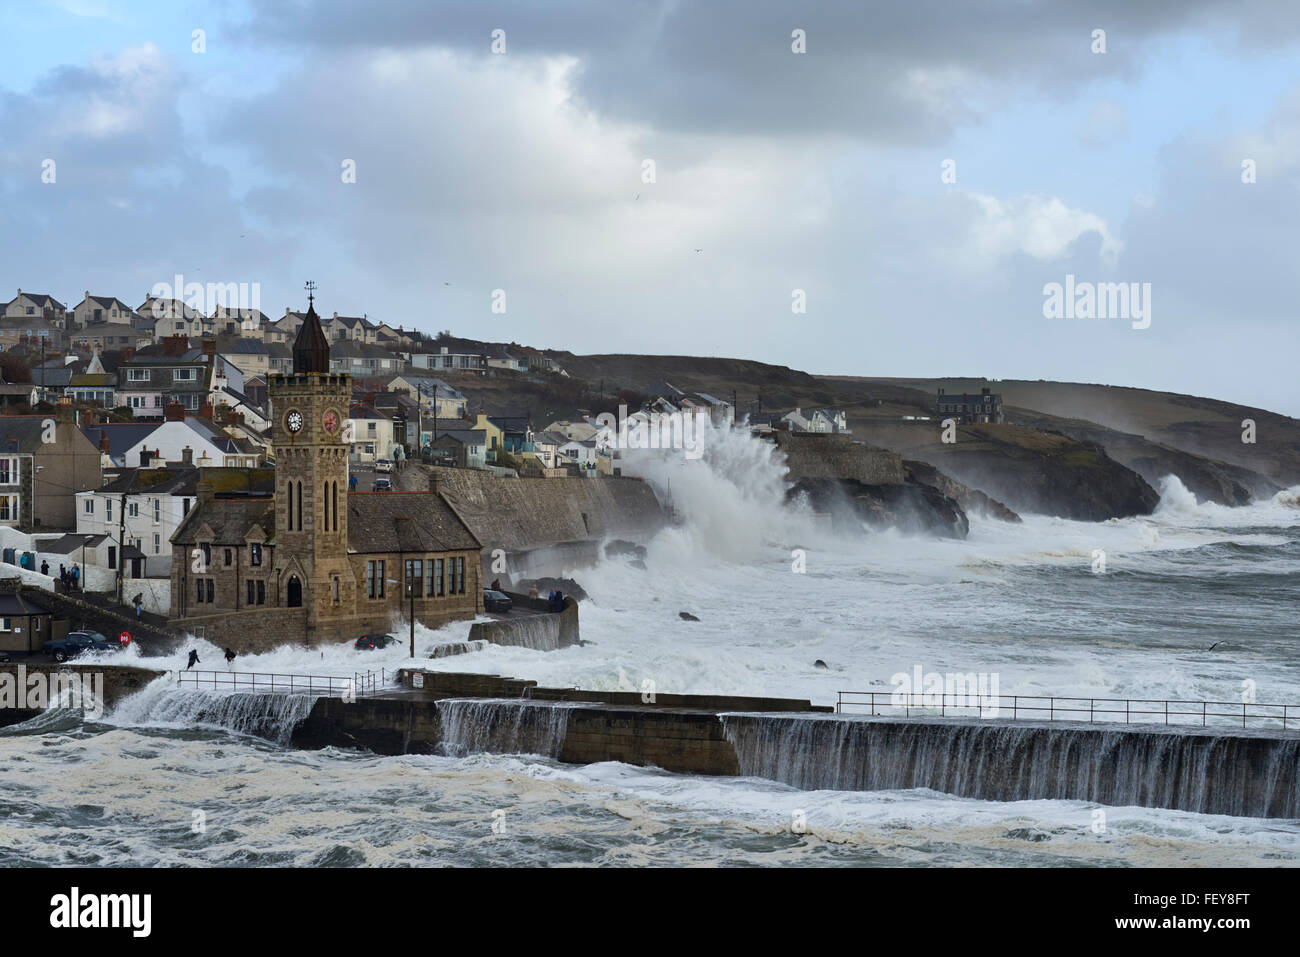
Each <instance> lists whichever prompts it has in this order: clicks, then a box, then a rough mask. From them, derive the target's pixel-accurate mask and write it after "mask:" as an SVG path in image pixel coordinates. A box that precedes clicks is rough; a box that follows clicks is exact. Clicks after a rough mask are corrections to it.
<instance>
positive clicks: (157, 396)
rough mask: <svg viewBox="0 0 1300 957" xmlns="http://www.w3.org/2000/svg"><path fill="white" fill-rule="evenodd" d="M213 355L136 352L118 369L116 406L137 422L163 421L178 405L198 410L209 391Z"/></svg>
mask: <svg viewBox="0 0 1300 957" xmlns="http://www.w3.org/2000/svg"><path fill="white" fill-rule="evenodd" d="M211 371H212V353H211V352H208V351H204V350H201V349H186V350H185V351H184V352H182V353H180V354H179V355H166V354H158V353H150V354H144V353H136V354H135V355H133V356H132V357H131V358H130V359H127V360H125V361H123V362H122V363H121V364H120V365H118V367H117V404H118V405H120V406H121V405H125V406H128V407H130V409H131V413H132V415H134V417H135V418H137V419H161V418H163V411H164V409H166V407H167V406H168V405H169V404H170V403H172V402H175V403H177V404H179V405H180V407H181V408H182V409H184V410H185V411H187V412H189V413H191V414H192V413H195V412H198V411H199V408H200V407H201V406H202V404H203V400H204V399H205V398H206V396H207V394H208V391H209V388H210V381H209V380H210V376H211Z"/></svg>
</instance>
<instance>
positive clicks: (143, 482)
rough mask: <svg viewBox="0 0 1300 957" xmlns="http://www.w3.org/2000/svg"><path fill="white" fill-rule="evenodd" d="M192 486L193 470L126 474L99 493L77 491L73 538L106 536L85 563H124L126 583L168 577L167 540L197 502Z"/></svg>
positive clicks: (107, 565)
mask: <svg viewBox="0 0 1300 957" xmlns="http://www.w3.org/2000/svg"><path fill="white" fill-rule="evenodd" d="M198 481H199V470H198V469H194V468H188V469H130V470H128V471H126V472H123V473H122V474H121V475H120V476H118V477H117V478H116V479H114V480H113V481H112V482H109V483H108V484H107V485H105V486H103V487H102V488H98V489H95V490H94V491H91V492H78V493H77V532H78V534H81V535H94V536H99V535H103V536H107V541H106V542H104V543H102V547H100V548H96V549H95V550H94V552H93V553H88V554H87V556H86V561H87V562H88V563H92V562H93V563H95V564H99V563H101V562H102V565H103V567H105V568H109V569H113V570H116V569H117V566H118V562H119V561H122V560H123V559H125V568H126V574H127V576H128V577H130V578H158V577H165V576H166V575H168V574H169V573H170V571H171V564H172V545H171V536H172V533H173V532H175V531H176V529H177V527H179V525H180V523H181V520H182V519H184V518H185V516H186V514H187V513H188V512H189V510H190V507H191V506H192V505H193V504H194V501H195V499H196V498H197V495H198V492H197V485H198ZM124 516H125V519H124ZM123 531H125V534H123ZM128 597H129V596H128Z"/></svg>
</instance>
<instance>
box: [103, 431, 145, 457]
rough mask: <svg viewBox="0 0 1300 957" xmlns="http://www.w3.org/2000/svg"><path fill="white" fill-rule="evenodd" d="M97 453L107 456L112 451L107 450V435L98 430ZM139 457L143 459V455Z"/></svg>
mask: <svg viewBox="0 0 1300 957" xmlns="http://www.w3.org/2000/svg"><path fill="white" fill-rule="evenodd" d="M99 451H101V452H103V453H104V454H105V455H107V454H108V453H109V452H110V451H112V449H110V448H109V444H108V433H107V432H105V431H103V430H100V433H99ZM140 457H141V458H144V453H141V455H140ZM141 464H143V463H141Z"/></svg>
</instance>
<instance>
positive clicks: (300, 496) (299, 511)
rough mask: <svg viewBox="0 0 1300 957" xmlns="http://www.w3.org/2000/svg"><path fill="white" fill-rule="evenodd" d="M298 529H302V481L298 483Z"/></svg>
mask: <svg viewBox="0 0 1300 957" xmlns="http://www.w3.org/2000/svg"><path fill="white" fill-rule="evenodd" d="M296 527H297V529H298V531H300V532H301V531H302V483H301V482H299V483H298V524H297V526H296Z"/></svg>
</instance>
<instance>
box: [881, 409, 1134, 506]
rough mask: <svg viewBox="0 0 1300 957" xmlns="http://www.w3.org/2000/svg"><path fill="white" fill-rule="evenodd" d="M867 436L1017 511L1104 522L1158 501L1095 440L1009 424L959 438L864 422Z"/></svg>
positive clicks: (960, 433) (928, 428)
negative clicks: (950, 440) (947, 439)
mask: <svg viewBox="0 0 1300 957" xmlns="http://www.w3.org/2000/svg"><path fill="white" fill-rule="evenodd" d="M861 431H862V432H864V433H866V434H865V436H864V437H866V438H868V439H870V440H871V441H872V442H874V443H875V444H878V445H883V446H885V447H886V448H893V449H896V450H898V451H899V452H902V453H904V454H905V455H907V457H908V458H909V459H914V460H917V461H920V462H924V463H926V464H929V465H932V466H934V467H935V468H938V469H941V470H942V471H943V472H945V473H946V474H947V475H949V476H951V477H952V478H954V479H956V480H957V481H958V482H960V483H962V484H963V485H966V486H968V487H970V488H972V489H978V490H979V491H981V492H984V493H985V494H986V495H990V496H992V497H993V498H994V499H996V500H998V501H999V502H1003V503H1005V504H1006V505H1007V507H1008V508H1012V509H1014V510H1015V511H1017V512H1019V513H1022V514H1023V513H1025V512H1035V513H1038V514H1042V515H1056V516H1059V517H1061V518H1070V519H1075V520H1076V521H1082V522H1104V521H1106V520H1107V519H1111V518H1123V517H1126V516H1130V515H1149V514H1151V512H1152V511H1154V509H1155V507H1156V505H1157V504H1158V503H1159V501H1160V496H1159V495H1158V494H1157V493H1156V491H1155V489H1153V488H1152V487H1151V486H1150V485H1149V484H1148V483H1147V481H1146V479H1144V478H1143V477H1142V476H1141V475H1139V474H1138V473H1137V472H1135V471H1133V470H1132V469H1130V468H1127V467H1126V466H1124V465H1122V464H1120V463H1119V462H1117V461H1115V460H1114V459H1112V458H1111V457H1110V456H1109V455H1107V454H1106V450H1105V449H1104V448H1102V447H1101V446H1100V445H1098V444H1097V443H1095V442H1079V441H1076V440H1074V439H1072V438H1070V437H1069V436H1066V435H1062V434H1060V433H1059V432H1040V431H1038V430H1035V429H1028V428H1024V427H1021V426H1014V425H964V426H960V427H959V428H958V429H957V434H956V441H955V442H953V443H945V442H943V441H941V439H940V432H941V427H940V424H939V423H938V422H934V421H930V422H915V423H912V422H908V423H881V424H879V425H870V424H868V425H865V426H864V427H862V428H861Z"/></svg>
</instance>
